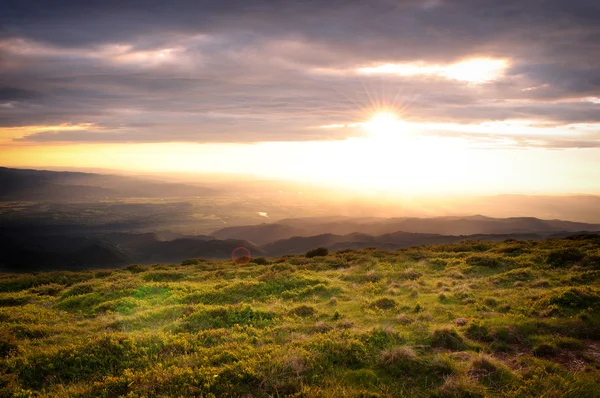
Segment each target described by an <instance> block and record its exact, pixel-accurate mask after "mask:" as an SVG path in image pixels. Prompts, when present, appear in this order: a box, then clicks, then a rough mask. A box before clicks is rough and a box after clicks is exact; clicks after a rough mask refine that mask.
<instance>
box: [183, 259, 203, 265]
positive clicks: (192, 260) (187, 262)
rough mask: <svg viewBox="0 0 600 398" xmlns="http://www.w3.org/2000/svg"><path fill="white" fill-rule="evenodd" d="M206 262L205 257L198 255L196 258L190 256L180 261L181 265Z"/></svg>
mask: <svg viewBox="0 0 600 398" xmlns="http://www.w3.org/2000/svg"><path fill="white" fill-rule="evenodd" d="M206 262H208V260H207V259H205V258H201V257H198V258H190V259H188V260H183V261H182V262H181V265H199V264H202V263H206Z"/></svg>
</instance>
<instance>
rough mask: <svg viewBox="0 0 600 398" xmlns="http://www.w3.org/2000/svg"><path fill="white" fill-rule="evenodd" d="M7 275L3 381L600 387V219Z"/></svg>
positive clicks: (127, 392) (403, 391)
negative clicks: (314, 249)
mask: <svg viewBox="0 0 600 398" xmlns="http://www.w3.org/2000/svg"><path fill="white" fill-rule="evenodd" d="M254 261H255V262H252V263H250V264H247V265H245V266H238V265H235V264H233V263H232V262H226V261H206V260H202V259H196V260H190V261H186V262H184V264H182V265H155V266H136V265H133V266H130V267H128V268H126V269H122V270H107V271H86V272H56V273H38V274H22V275H14V274H12V275H9V274H4V275H2V276H1V277H0V292H1V293H0V322H1V326H0V358H1V359H0V396H7V397H8V396H17V397H27V396H48V397H52V396H57V397H58V396H74V397H89V396H100V397H116V396H127V397H160V396H182V397H187V396H205V397H213V396H216V397H220V396H234V397H267V396H273V397H282V396H297V397H321V396H322V397H355V396H356V397H397V396H407V397H429V396H436V397H483V396H492V397H493V396H507V397H541V396H543V397H563V396H565V397H598V396H600V289H599V288H598V280H599V277H600V236H597V235H596V236H595V235H586V236H578V237H573V238H570V239H561V240H546V241H539V242H534V241H526V242H523V241H506V242H502V243H484V242H464V243H459V244H449V245H438V246H428V247H417V248H412V249H406V250H398V251H394V252H386V251H380V250H376V249H366V250H359V251H353V250H347V251H344V252H340V253H335V254H330V255H327V256H318V257H312V258H307V257H305V256H288V257H283V258H278V259H263V258H259V259H255V260H254Z"/></svg>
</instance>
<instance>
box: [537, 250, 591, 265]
mask: <svg viewBox="0 0 600 398" xmlns="http://www.w3.org/2000/svg"><path fill="white" fill-rule="evenodd" d="M584 257H585V255H584V254H583V253H582V252H581V250H579V249H575V248H568V249H556V250H553V251H551V252H550V253H548V256H547V257H546V264H548V265H550V266H551V267H566V266H569V265H571V264H573V263H575V262H578V261H581V260H583V258H584Z"/></svg>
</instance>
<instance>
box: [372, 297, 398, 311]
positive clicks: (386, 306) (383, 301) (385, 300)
mask: <svg viewBox="0 0 600 398" xmlns="http://www.w3.org/2000/svg"><path fill="white" fill-rule="evenodd" d="M397 306H398V303H397V302H396V300H394V299H391V298H389V297H382V298H380V299H377V300H375V301H374V302H373V303H371V307H375V308H379V309H381V310H391V309H393V308H396V307H397Z"/></svg>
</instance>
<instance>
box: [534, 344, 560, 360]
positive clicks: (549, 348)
mask: <svg viewBox="0 0 600 398" xmlns="http://www.w3.org/2000/svg"><path fill="white" fill-rule="evenodd" d="M557 353H558V350H557V349H556V346H555V345H554V344H550V343H542V344H539V345H537V346H535V347H534V348H533V355H535V356H536V357H551V356H553V355H556V354H557Z"/></svg>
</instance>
